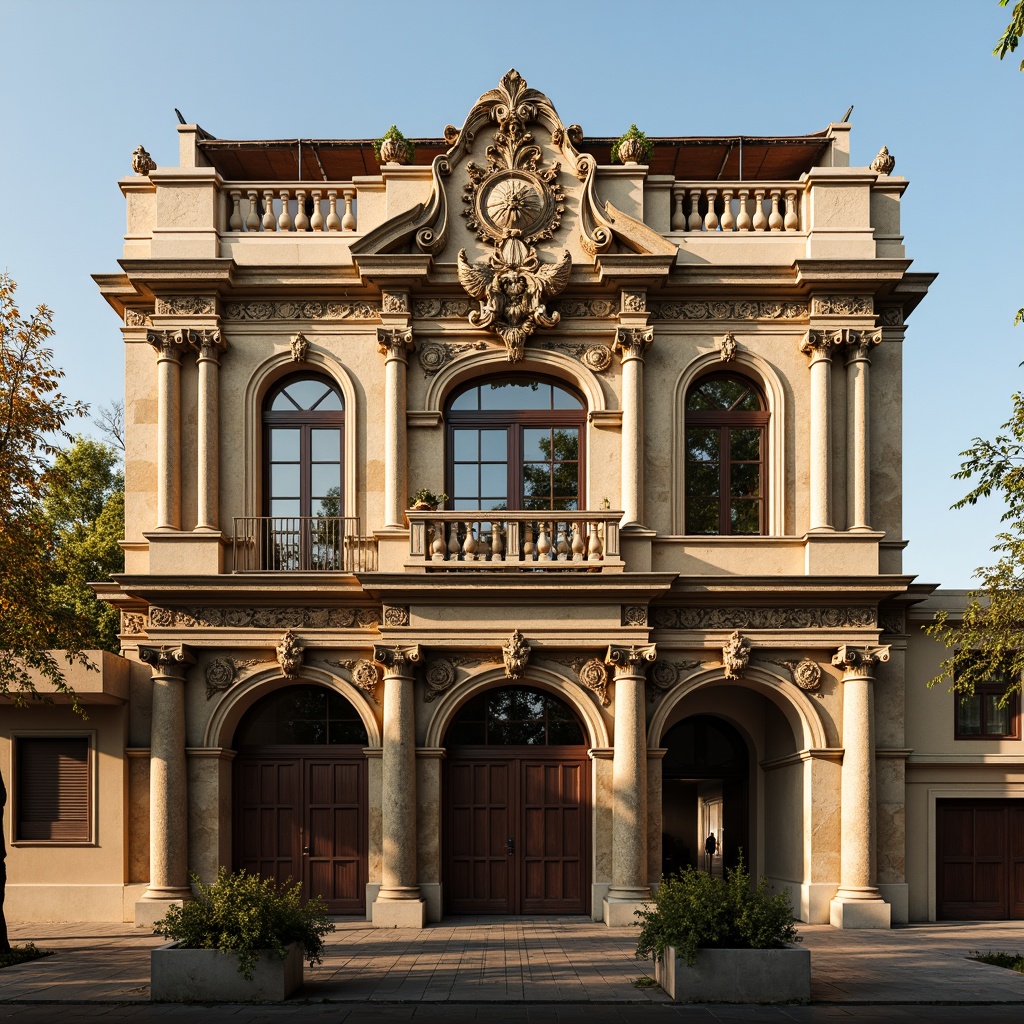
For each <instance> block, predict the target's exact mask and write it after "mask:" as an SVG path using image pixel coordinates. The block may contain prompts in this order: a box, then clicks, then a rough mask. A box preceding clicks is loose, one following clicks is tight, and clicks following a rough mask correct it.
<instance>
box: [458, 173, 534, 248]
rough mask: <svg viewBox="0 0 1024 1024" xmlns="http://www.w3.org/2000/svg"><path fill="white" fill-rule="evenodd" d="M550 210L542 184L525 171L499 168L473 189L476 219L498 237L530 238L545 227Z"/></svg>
mask: <svg viewBox="0 0 1024 1024" xmlns="http://www.w3.org/2000/svg"><path fill="white" fill-rule="evenodd" d="M551 213H552V204H551V200H550V197H549V195H548V192H547V190H546V189H545V188H544V186H543V183H542V182H541V181H539V180H538V179H536V178H534V177H533V176H532V175H530V174H528V173H526V172H525V171H500V172H499V173H498V174H495V175H494V177H492V178H490V179H489V180H488V181H487V182H486V183H485V184H484V185H483V186H482V187H481V188H480V189H479V190H478V191H477V195H476V215H477V220H478V221H479V222H480V223H481V224H482V225H484V226H485V227H486V229H487V230H488V231H489V232H490V233H491V234H493V235H494V236H496V237H498V238H507V237H508V236H509V235H510V234H512V233H513V232H514V233H515V234H517V235H518V236H519V237H522V238H530V237H531V236H533V235H535V234H536V233H537V232H539V231H543V230H544V229H545V228H546V227H547V226H548V223H549V222H550V220H551Z"/></svg>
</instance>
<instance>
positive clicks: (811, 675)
mask: <svg viewBox="0 0 1024 1024" xmlns="http://www.w3.org/2000/svg"><path fill="white" fill-rule="evenodd" d="M772 664H773V665H782V666H783V667H784V668H787V669H789V674H790V676H791V677H792V679H793V682H794V683H796V685H797V686H799V687H800V689H801V690H807V691H813V690H817V689H818V688H819V687H820V686H821V666H820V665H819V664H818V663H817V662H816V661H812V660H811V659H810V658H801V659H800V660H799V661H773V662H772Z"/></svg>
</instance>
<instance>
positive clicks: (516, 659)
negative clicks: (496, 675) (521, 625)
mask: <svg viewBox="0 0 1024 1024" xmlns="http://www.w3.org/2000/svg"><path fill="white" fill-rule="evenodd" d="M501 656H502V658H503V659H504V661H505V675H506V676H507V677H508V678H509V679H518V678H519V677H520V676H521V675H522V674H523V673H524V672H525V671H526V663H527V662H528V661H529V660H530V644H529V642H528V641H527V639H526V637H524V636H523V634H522V633H520V632H519V630H518V629H514V630H512V636H511V637H509V641H508V643H507V644H506V645H505V646H504V647H502V649H501Z"/></svg>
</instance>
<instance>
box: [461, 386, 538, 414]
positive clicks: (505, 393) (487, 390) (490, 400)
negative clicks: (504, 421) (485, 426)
mask: <svg viewBox="0 0 1024 1024" xmlns="http://www.w3.org/2000/svg"><path fill="white" fill-rule="evenodd" d="M453 408H454V407H453ZM480 408H481V409H509V410H518V409H550V408H551V385H550V384H544V383H541V382H540V381H529V382H525V381H515V382H512V381H495V382H494V383H493V384H484V385H482V386H481V388H480Z"/></svg>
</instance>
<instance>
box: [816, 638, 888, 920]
mask: <svg viewBox="0 0 1024 1024" xmlns="http://www.w3.org/2000/svg"><path fill="white" fill-rule="evenodd" d="M888 660H889V648H888V647H871V646H865V647H854V646H851V645H849V644H844V645H843V646H842V647H840V648H839V651H838V652H837V653H836V654H835V656H834V657H833V658H832V664H833V665H835V666H836V667H837V668H841V669H842V670H843V768H842V802H841V811H840V814H841V829H842V850H841V859H840V868H839V891H838V892H837V893H836V895H835V898H834V899H833V900H832V903H831V905H830V919H831V922H832V925H833V927H836V928H888V927H889V926H890V923H891V919H890V915H891V910H890V907H889V904H888V903H886V902H885V901H884V900H883V899H882V896H881V893H880V892H879V890H878V886H877V884H876V881H875V828H876V825H875V735H874V722H875V714H874V706H873V705H874V699H873V698H874V694H873V684H874V669H875V665H876V664H877V663H878V662H880V661H888Z"/></svg>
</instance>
